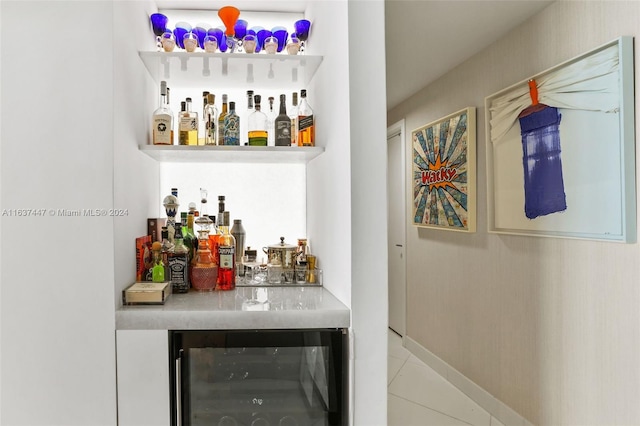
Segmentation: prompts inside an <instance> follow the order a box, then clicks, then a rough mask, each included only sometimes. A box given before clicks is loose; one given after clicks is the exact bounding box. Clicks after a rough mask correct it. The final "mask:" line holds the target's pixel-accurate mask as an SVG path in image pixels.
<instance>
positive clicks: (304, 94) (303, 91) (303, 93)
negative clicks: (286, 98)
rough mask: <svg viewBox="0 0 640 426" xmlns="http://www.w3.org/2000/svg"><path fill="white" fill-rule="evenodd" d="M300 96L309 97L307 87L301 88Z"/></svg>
mask: <svg viewBox="0 0 640 426" xmlns="http://www.w3.org/2000/svg"><path fill="white" fill-rule="evenodd" d="M300 97H301V98H306V97H307V90H306V89H301V90H300Z"/></svg>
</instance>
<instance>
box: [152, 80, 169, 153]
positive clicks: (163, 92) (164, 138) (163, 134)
mask: <svg viewBox="0 0 640 426" xmlns="http://www.w3.org/2000/svg"><path fill="white" fill-rule="evenodd" d="M167 90H168V89H167V82H166V81H161V82H160V106H159V107H158V109H156V110H155V111H154V112H153V120H152V126H153V144H154V145H173V138H172V136H173V112H172V111H171V108H169V103H168V102H167Z"/></svg>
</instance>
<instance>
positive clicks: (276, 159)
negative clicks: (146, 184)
mask: <svg viewBox="0 0 640 426" xmlns="http://www.w3.org/2000/svg"><path fill="white" fill-rule="evenodd" d="M139 148H140V150H141V151H142V152H144V153H145V154H147V155H148V156H150V157H151V158H154V159H155V160H157V161H160V162H172V163H176V162H182V163H200V162H202V163H205V162H206V163H216V162H220V163H222V162H224V163H278V164H284V163H300V164H306V163H308V162H309V161H311V160H312V159H314V158H315V157H317V156H318V155H320V154H322V153H323V152H324V148H322V147H317V146H314V147H297V146H292V147H289V146H184V145H140V146H139Z"/></svg>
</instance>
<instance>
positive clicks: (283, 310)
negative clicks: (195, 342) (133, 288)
mask: <svg viewBox="0 0 640 426" xmlns="http://www.w3.org/2000/svg"><path fill="white" fill-rule="evenodd" d="M350 318H351V315H350V311H349V308H347V307H346V306H345V305H344V304H343V303H342V302H340V301H339V300H338V299H336V297H335V296H334V295H333V294H331V293H330V292H329V291H327V290H326V289H325V288H324V287H302V286H301V287H236V289H235V290H231V291H214V292H206V293H201V292H197V291H191V292H189V293H187V294H172V295H171V296H170V297H169V298H168V299H167V301H166V302H165V304H164V305H134V306H122V307H120V308H119V309H118V310H117V311H116V329H117V330H240V329H265V330H266V329H296V328H347V327H349V325H350V321H351V320H350Z"/></svg>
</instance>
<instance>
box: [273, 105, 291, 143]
mask: <svg viewBox="0 0 640 426" xmlns="http://www.w3.org/2000/svg"><path fill="white" fill-rule="evenodd" d="M274 127H275V132H276V139H275V140H276V146H291V119H290V118H289V116H288V115H287V106H286V95H280V113H279V114H278V116H277V117H276V121H275V125H274Z"/></svg>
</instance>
